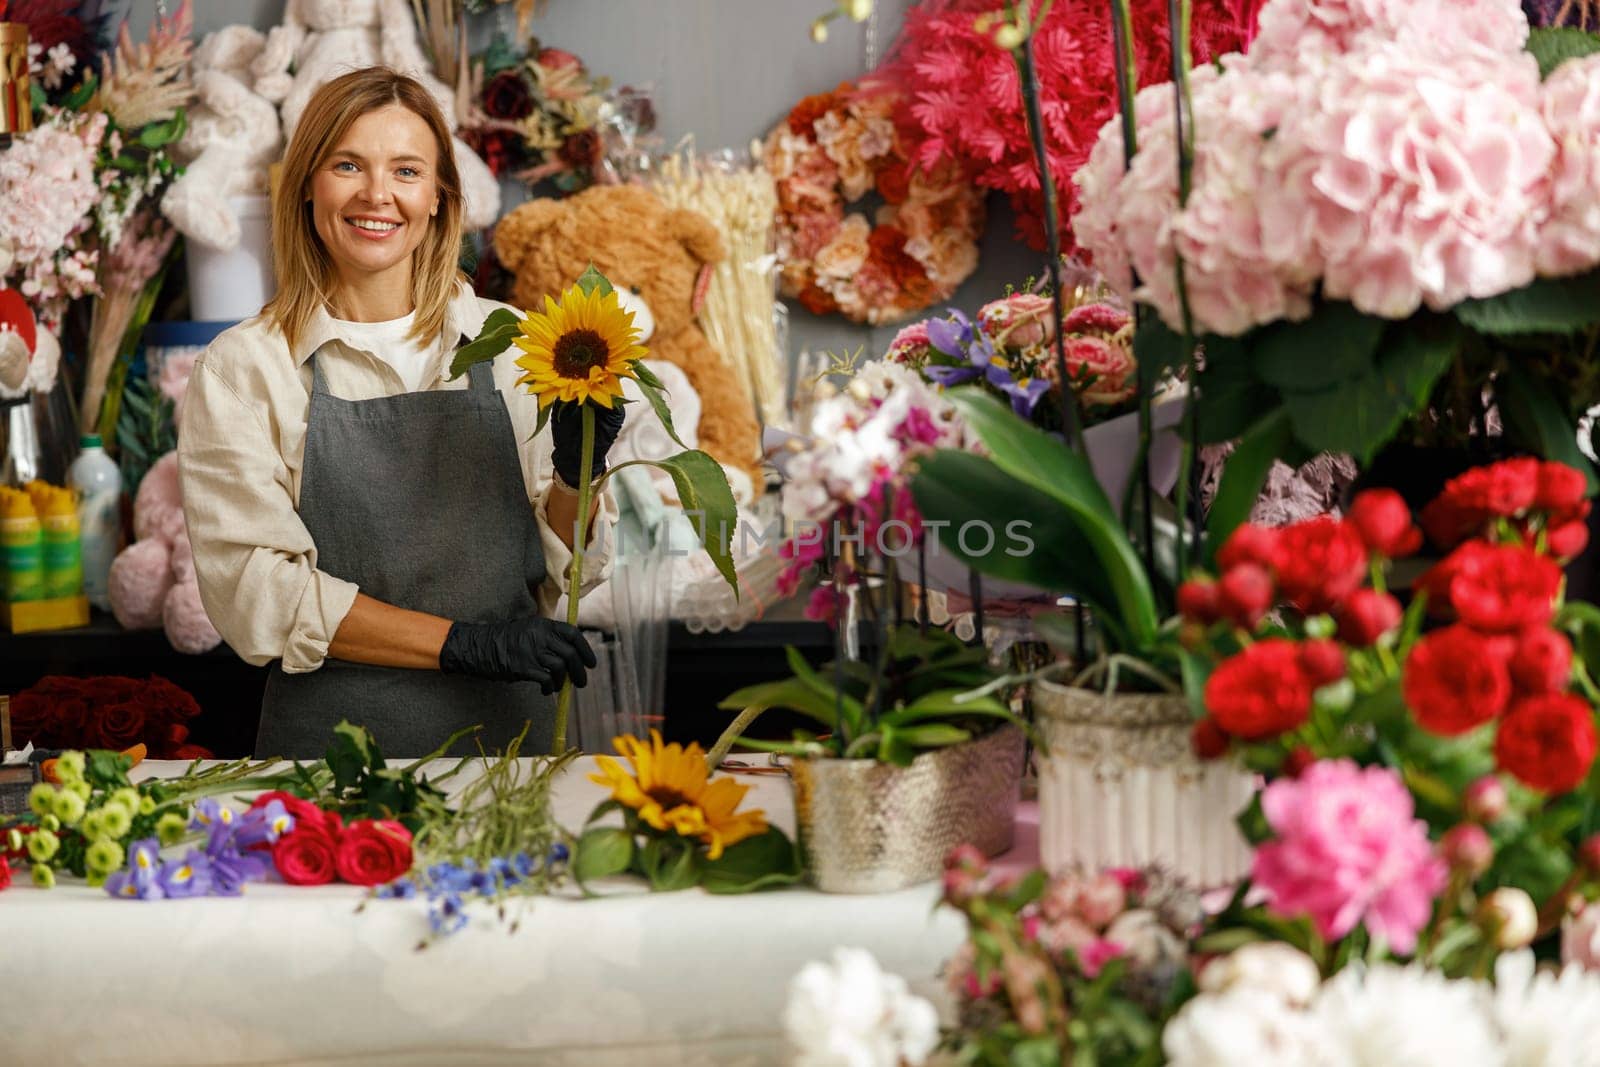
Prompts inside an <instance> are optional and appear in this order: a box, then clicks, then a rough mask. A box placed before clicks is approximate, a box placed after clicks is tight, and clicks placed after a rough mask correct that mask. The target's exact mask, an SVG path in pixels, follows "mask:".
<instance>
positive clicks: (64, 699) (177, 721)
mask: <svg viewBox="0 0 1600 1067" xmlns="http://www.w3.org/2000/svg"><path fill="white" fill-rule="evenodd" d="M199 714H200V705H199V704H197V703H195V699H194V698H193V697H192V696H190V695H189V694H188V693H186V692H185V691H184V690H182V689H180V688H179V687H178V686H176V685H174V684H172V683H171V682H169V681H168V680H167V679H165V678H162V677H160V676H158V675H151V676H150V677H149V678H144V679H140V678H120V677H104V678H71V677H67V676H65V675H54V674H53V675H47V676H46V677H44V678H41V679H39V681H38V682H36V683H35V684H34V685H32V686H31V687H29V688H28V689H24V690H23V691H22V692H20V693H18V694H17V695H16V696H15V697H13V698H12V700H11V726H12V730H13V731H14V733H15V735H16V739H17V742H18V743H19V744H20V743H26V742H30V741H31V742H32V743H33V744H34V746H35V747H38V748H105V749H113V750H116V751H121V750H124V749H128V748H132V747H133V746H134V745H137V744H143V745H144V746H145V747H146V748H147V749H148V750H149V754H150V755H151V756H152V757H153V758H155V759H185V760H187V759H210V758H211V752H210V750H208V749H205V748H201V747H200V746H198V745H191V744H189V743H188V740H189V725H188V724H189V721H190V720H192V719H193V718H195V716H197V715H199Z"/></svg>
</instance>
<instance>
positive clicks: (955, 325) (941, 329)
mask: <svg viewBox="0 0 1600 1067" xmlns="http://www.w3.org/2000/svg"><path fill="white" fill-rule="evenodd" d="M928 343H929V344H931V345H932V346H933V347H934V349H935V350H936V351H938V352H941V353H943V354H944V355H946V356H950V357H951V358H953V359H960V360H965V361H966V362H965V363H962V364H958V365H956V366H953V367H952V366H949V365H948V364H941V363H928V364H926V365H925V366H923V368H922V373H923V375H924V376H925V377H926V378H928V380H929V381H932V382H935V383H937V384H939V385H943V386H946V387H948V386H952V385H960V384H961V383H962V382H970V381H972V380H973V379H975V378H978V377H980V376H981V375H982V374H983V373H984V371H985V370H986V369H987V370H988V371H989V372H990V373H991V375H992V374H993V371H994V369H995V368H994V367H993V365H992V364H993V362H994V342H993V341H991V340H990V339H989V337H988V335H987V334H985V333H984V332H983V331H982V330H980V329H979V328H978V327H977V326H976V325H975V324H974V323H973V321H972V320H971V319H969V318H967V317H966V316H965V315H963V314H962V313H961V312H959V311H952V312H950V316H949V318H945V319H934V320H933V321H931V322H929V323H928Z"/></svg>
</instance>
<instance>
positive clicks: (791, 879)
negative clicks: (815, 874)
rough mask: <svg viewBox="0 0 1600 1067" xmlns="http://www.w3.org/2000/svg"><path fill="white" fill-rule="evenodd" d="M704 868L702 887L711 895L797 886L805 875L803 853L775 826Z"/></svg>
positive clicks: (725, 852)
mask: <svg viewBox="0 0 1600 1067" xmlns="http://www.w3.org/2000/svg"><path fill="white" fill-rule="evenodd" d="M700 866H701V872H702V873H701V877H700V885H701V887H702V888H703V889H705V891H706V892H708V893H750V892H753V891H755V890H757V889H769V888H771V887H773V886H780V885H793V884H794V883H796V882H798V881H800V878H801V875H802V874H803V873H804V872H803V870H802V868H801V866H800V852H799V850H798V849H796V848H795V847H794V842H792V841H790V840H789V838H788V836H787V835H786V834H785V833H784V832H783V831H782V830H779V829H778V828H777V827H775V826H773V827H768V828H767V832H766V833H764V834H757V835H756V836H754V837H747V838H745V839H744V840H743V841H738V842H735V843H734V844H731V845H729V846H728V847H727V848H725V849H723V850H722V855H721V856H720V857H719V858H717V859H714V860H706V861H704V862H703V863H702V864H701V865H700Z"/></svg>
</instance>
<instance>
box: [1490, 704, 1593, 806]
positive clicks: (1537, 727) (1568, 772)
mask: <svg viewBox="0 0 1600 1067" xmlns="http://www.w3.org/2000/svg"><path fill="white" fill-rule="evenodd" d="M1595 744H1596V740H1595V729H1594V712H1593V710H1592V709H1591V708H1590V707H1589V705H1588V704H1587V703H1586V702H1585V701H1583V700H1582V699H1580V698H1579V697H1575V696H1573V695H1572V694H1570V693H1546V694H1543V695H1541V696H1533V697H1528V698H1527V699H1526V700H1522V701H1519V702H1518V703H1517V705H1516V706H1515V707H1513V708H1512V709H1511V711H1510V712H1509V713H1507V715H1506V717H1505V718H1504V719H1502V720H1501V721H1500V732H1499V733H1498V734H1497V735H1496V736H1495V739H1494V760H1495V765H1496V766H1498V767H1499V768H1500V769H1501V770H1503V771H1507V772H1509V773H1511V774H1513V775H1515V776H1516V777H1517V778H1518V779H1520V780H1521V781H1522V782H1524V783H1525V784H1527V785H1530V786H1532V787H1533V788H1535V789H1542V790H1544V791H1545V792H1546V793H1565V792H1567V791H1568V790H1572V789H1576V788H1577V787H1578V786H1579V785H1581V784H1582V783H1583V780H1584V778H1585V777H1586V776H1587V775H1588V773H1589V767H1590V765H1591V764H1593V763H1594V753H1595Z"/></svg>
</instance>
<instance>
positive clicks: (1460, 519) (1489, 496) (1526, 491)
mask: <svg viewBox="0 0 1600 1067" xmlns="http://www.w3.org/2000/svg"><path fill="white" fill-rule="evenodd" d="M1538 489H1539V461H1538V460H1536V459H1533V458H1531V457H1526V456H1524V457H1519V458H1517V459H1507V460H1502V461H1501V462H1499V463H1491V464H1490V465H1488V466H1487V467H1474V468H1473V469H1472V470H1469V471H1467V472H1466V473H1465V474H1462V475H1459V476H1458V477H1455V478H1452V479H1450V481H1448V482H1446V483H1445V487H1444V491H1443V492H1442V493H1440V494H1439V496H1438V497H1437V498H1436V499H1435V500H1434V501H1433V502H1432V503H1430V504H1429V505H1428V506H1427V507H1425V508H1423V509H1422V525H1423V527H1424V528H1425V529H1426V530H1427V531H1428V536H1429V537H1430V538H1432V539H1433V541H1434V542H1435V543H1437V544H1439V545H1441V546H1445V547H1448V546H1450V545H1453V544H1455V543H1456V542H1458V541H1460V540H1461V539H1462V538H1464V537H1467V536H1468V535H1470V534H1472V533H1475V532H1476V531H1478V530H1480V529H1482V528H1483V525H1484V523H1486V522H1488V521H1489V520H1490V519H1493V518H1497V517H1499V518H1512V517H1514V516H1516V515H1520V514H1522V513H1523V512H1524V511H1527V510H1528V509H1529V508H1531V507H1533V504H1534V499H1535V496H1536V495H1537V493H1538Z"/></svg>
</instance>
